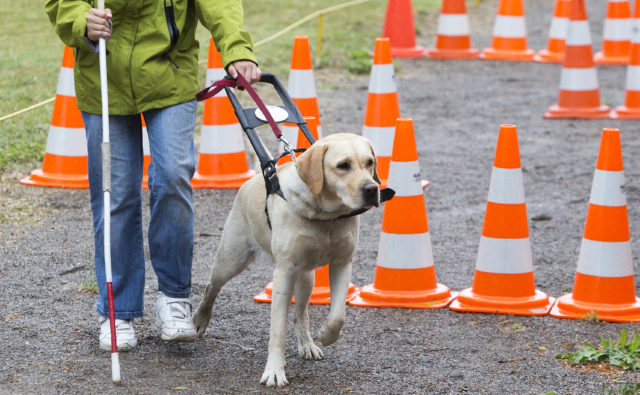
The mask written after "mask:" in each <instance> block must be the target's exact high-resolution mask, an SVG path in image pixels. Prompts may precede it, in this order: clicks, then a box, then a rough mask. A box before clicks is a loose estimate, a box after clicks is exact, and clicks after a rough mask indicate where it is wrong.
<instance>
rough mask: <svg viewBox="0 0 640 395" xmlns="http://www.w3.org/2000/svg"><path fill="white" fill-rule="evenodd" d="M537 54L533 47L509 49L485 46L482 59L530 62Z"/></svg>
mask: <svg viewBox="0 0 640 395" xmlns="http://www.w3.org/2000/svg"><path fill="white" fill-rule="evenodd" d="M535 55H536V52H535V51H534V50H533V49H526V50H523V51H507V50H501V49H495V48H485V49H483V50H482V53H481V54H480V59H485V60H507V61H513V62H528V61H531V60H533V57H534V56H535Z"/></svg>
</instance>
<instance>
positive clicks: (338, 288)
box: [320, 262, 351, 346]
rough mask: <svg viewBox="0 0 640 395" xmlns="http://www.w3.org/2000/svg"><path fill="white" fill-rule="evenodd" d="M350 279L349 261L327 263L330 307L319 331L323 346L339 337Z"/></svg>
mask: <svg viewBox="0 0 640 395" xmlns="http://www.w3.org/2000/svg"><path fill="white" fill-rule="evenodd" d="M350 280H351V262H346V263H331V264H329V287H330V289H331V309H330V310H329V316H328V317H327V321H326V322H325V324H324V326H323V327H322V331H321V332H320V343H322V345H323V346H328V345H329V344H333V343H335V342H336V340H338V338H339V337H340V330H341V329H342V325H344V309H345V304H346V300H347V292H348V291H349V281H350Z"/></svg>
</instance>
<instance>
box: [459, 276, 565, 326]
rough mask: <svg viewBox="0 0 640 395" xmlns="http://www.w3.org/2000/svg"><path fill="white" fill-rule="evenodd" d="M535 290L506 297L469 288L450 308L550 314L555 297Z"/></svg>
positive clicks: (477, 311) (494, 312)
mask: <svg viewBox="0 0 640 395" xmlns="http://www.w3.org/2000/svg"><path fill="white" fill-rule="evenodd" d="M531 274H532V276H531V277H532V278H531V280H530V281H533V273H531ZM476 275H477V273H476ZM494 275H495V274H494ZM534 292H535V294H534V295H533V296H529V297H520V298H508V299H506V298H504V297H500V296H487V295H479V294H476V293H474V292H473V291H472V288H467V289H464V290H462V291H460V295H458V298H457V299H456V300H454V301H453V303H451V306H449V308H450V309H451V310H453V311H458V312H468V313H490V314H513V315H536V316H543V315H547V314H549V311H550V310H551V307H552V306H553V303H554V302H555V298H552V297H549V296H547V295H546V294H545V293H543V292H541V291H538V290H535V291H534Z"/></svg>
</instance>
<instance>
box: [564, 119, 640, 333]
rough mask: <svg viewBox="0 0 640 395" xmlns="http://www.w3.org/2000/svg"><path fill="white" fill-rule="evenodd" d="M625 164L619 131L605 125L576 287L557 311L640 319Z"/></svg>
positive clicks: (572, 315)
mask: <svg viewBox="0 0 640 395" xmlns="http://www.w3.org/2000/svg"><path fill="white" fill-rule="evenodd" d="M621 166H622V152H621V150H620V131H619V130H618V129H604V130H603V132H602V139H601V142H600V153H599V155H598V162H597V165H596V173H595V175H594V180H593V185H592V188H591V198H590V201H589V211H588V212H587V220H586V224H585V230H584V236H583V239H582V244H581V246H580V256H579V258H578V265H577V268H576V277H575V280H574V283H573V292H572V293H570V294H566V295H563V296H561V297H559V298H558V301H557V303H556V305H555V306H554V307H553V309H552V310H551V316H553V317H557V318H574V319H579V318H585V317H587V316H588V315H590V314H595V315H596V316H597V318H598V319H600V320H603V321H613V322H640V299H639V298H637V297H636V293H635V284H634V278H633V263H632V257H631V246H630V242H629V240H630V237H629V222H628V219H627V203H626V196H625V190H624V173H623V170H622V168H621Z"/></svg>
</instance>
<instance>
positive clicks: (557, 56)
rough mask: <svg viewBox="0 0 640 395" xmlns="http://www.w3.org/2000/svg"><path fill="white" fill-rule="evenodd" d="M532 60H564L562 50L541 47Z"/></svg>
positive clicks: (546, 61) (548, 61) (556, 61)
mask: <svg viewBox="0 0 640 395" xmlns="http://www.w3.org/2000/svg"><path fill="white" fill-rule="evenodd" d="M563 47H564V44H563ZM533 60H534V62H538V63H562V61H563V60H564V52H561V51H550V50H548V49H541V50H540V51H538V53H537V54H536V56H534V57H533Z"/></svg>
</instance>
